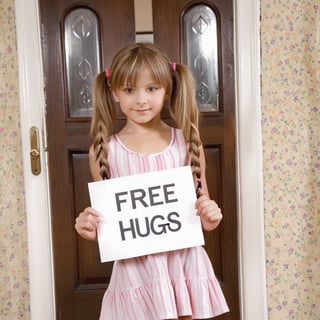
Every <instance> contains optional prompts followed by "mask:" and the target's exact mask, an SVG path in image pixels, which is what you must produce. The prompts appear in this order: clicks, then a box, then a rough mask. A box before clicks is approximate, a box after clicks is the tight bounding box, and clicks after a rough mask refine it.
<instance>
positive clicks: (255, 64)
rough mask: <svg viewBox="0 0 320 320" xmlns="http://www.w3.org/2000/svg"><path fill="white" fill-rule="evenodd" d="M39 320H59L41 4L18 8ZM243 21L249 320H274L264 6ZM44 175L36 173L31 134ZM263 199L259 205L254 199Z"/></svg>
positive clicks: (243, 248) (239, 37)
mask: <svg viewBox="0 0 320 320" xmlns="http://www.w3.org/2000/svg"><path fill="white" fill-rule="evenodd" d="M14 2H15V13H16V30H17V44H18V57H19V83H20V117H21V135H22V151H23V168H24V180H25V199H26V214H27V228H28V255H29V256H28V258H29V280H30V309H31V319H32V320H42V319H47V320H55V295H54V281H53V275H54V273H53V255H52V239H51V224H50V221H51V215H50V205H49V184H48V167H47V161H46V152H45V150H46V141H45V132H46V128H45V99H44V90H43V89H44V86H43V70H42V54H41V34H40V23H39V10H38V1H37V0H29V1H25V0H15V1H14ZM234 2H235V8H234V10H235V11H234V18H235V19H234V21H235V30H234V32H235V43H234V45H235V73H236V133H237V189H238V194H237V197H238V240H239V262H240V263H239V265H240V267H239V279H240V297H241V319H242V320H256V319H259V320H267V299H266V273H265V251H264V221H263V220H264V219H263V179H262V138H261V122H260V119H261V110H260V37H259V28H260V24H259V17H260V1H257V0H237V1H234ZM32 126H35V127H37V128H38V129H39V131H40V136H41V139H40V140H41V141H40V148H41V150H40V154H41V166H42V172H41V174H40V175H38V176H34V175H33V174H32V173H31V171H30V141H29V130H30V128H31V127H32ZM253 194H254V195H255V197H253V196H252V195H253Z"/></svg>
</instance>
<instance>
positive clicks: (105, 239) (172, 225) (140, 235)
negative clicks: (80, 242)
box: [89, 166, 204, 262]
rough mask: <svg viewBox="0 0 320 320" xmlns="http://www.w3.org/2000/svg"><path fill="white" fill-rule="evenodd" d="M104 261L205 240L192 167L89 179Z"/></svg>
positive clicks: (166, 249) (161, 250) (196, 243)
mask: <svg viewBox="0 0 320 320" xmlns="http://www.w3.org/2000/svg"><path fill="white" fill-rule="evenodd" d="M89 194H90V199H91V205H92V207H93V208H94V209H96V210H97V211H98V212H99V214H100V223H99V227H98V242H99V250H100V258H101V262H107V261H113V260H120V259H125V258H131V257H137V256H142V255H147V254H152V253H158V252H164V251H171V250H177V249H182V248H189V247H193V246H198V245H203V244H204V238H203V233H202V228H201V221H200V218H199V217H198V216H197V215H196V211H195V209H194V204H195V201H196V195H195V190H194V183H193V179H192V174H191V168H190V166H185V167H180V168H175V169H168V170H163V171H157V172H149V173H143V174H139V175H132V176H126V177H120V178H114V179H109V180H104V181H98V182H92V183H89Z"/></svg>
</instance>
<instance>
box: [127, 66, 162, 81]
mask: <svg viewBox="0 0 320 320" xmlns="http://www.w3.org/2000/svg"><path fill="white" fill-rule="evenodd" d="M122 80H123V82H125V83H130V84H135V83H136V82H156V83H157V82H161V79H160V77H159V76H157V74H156V73H155V72H154V71H153V70H152V69H151V68H149V67H147V66H143V67H140V68H137V69H134V70H132V72H131V73H130V72H129V74H123V77H122Z"/></svg>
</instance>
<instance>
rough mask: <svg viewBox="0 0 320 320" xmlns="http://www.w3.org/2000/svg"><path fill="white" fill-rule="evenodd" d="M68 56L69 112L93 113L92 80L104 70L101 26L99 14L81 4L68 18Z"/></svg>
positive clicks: (76, 113) (66, 48)
mask: <svg viewBox="0 0 320 320" xmlns="http://www.w3.org/2000/svg"><path fill="white" fill-rule="evenodd" d="M64 33H65V44H64V45H65V57H66V71H67V75H66V77H67V87H68V115H69V117H71V118H79V117H80V118H81V117H90V116H91V115H92V94H91V89H92V84H93V81H94V79H95V77H96V75H97V74H98V72H99V70H100V54H99V47H100V43H99V37H98V35H99V29H98V20H97V17H96V15H95V14H94V13H93V12H92V11H91V10H89V9H85V8H78V9H75V10H73V11H71V12H70V13H69V14H68V15H67V16H66V19H65V25H64Z"/></svg>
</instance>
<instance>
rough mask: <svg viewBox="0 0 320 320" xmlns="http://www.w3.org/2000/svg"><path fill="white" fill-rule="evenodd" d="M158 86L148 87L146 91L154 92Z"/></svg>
mask: <svg viewBox="0 0 320 320" xmlns="http://www.w3.org/2000/svg"><path fill="white" fill-rule="evenodd" d="M157 89H158V88H157V87H149V88H148V91H149V92H154V91H156V90H157Z"/></svg>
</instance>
